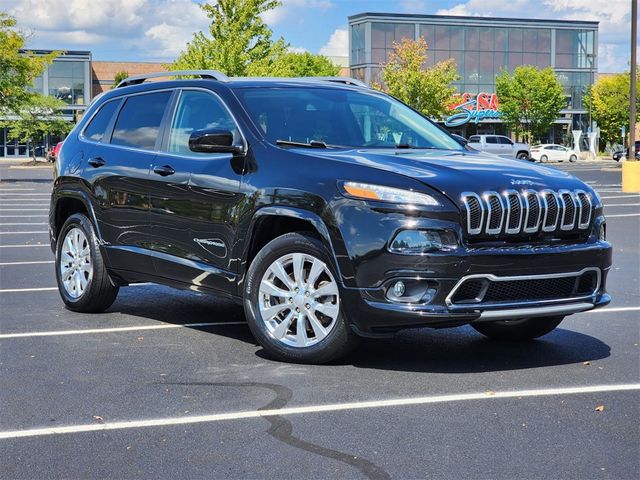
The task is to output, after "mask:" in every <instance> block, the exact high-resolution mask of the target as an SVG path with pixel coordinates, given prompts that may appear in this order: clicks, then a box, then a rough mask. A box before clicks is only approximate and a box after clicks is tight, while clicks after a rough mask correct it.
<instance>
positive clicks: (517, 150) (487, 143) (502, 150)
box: [467, 135, 529, 160]
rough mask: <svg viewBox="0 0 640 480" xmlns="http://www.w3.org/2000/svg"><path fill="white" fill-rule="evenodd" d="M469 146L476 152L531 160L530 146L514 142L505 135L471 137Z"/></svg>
mask: <svg viewBox="0 0 640 480" xmlns="http://www.w3.org/2000/svg"><path fill="white" fill-rule="evenodd" d="M467 145H468V146H469V147H471V148H473V149H474V150H479V151H481V152H486V153H493V154H495V155H499V156H501V157H505V158H517V159H519V160H529V145H527V144H526V143H518V142H514V141H513V140H511V139H510V138H509V137H505V136H504V135H471V136H470V137H469V143H468V144H467Z"/></svg>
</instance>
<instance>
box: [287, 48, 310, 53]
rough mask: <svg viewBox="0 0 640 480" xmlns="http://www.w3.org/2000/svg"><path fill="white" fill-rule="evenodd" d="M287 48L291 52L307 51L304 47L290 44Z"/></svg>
mask: <svg viewBox="0 0 640 480" xmlns="http://www.w3.org/2000/svg"><path fill="white" fill-rule="evenodd" d="M287 50H288V51H289V52H291V53H305V52H308V51H309V50H307V49H306V48H304V47H291V46H290V47H289V48H288V49H287Z"/></svg>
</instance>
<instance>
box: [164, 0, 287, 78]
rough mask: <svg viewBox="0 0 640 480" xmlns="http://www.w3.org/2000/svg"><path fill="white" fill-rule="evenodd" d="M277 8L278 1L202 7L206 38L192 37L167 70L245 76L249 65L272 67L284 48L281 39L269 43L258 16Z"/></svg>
mask: <svg viewBox="0 0 640 480" xmlns="http://www.w3.org/2000/svg"><path fill="white" fill-rule="evenodd" d="M278 6H280V1H279V0H217V1H216V2H215V3H213V2H212V3H205V4H203V5H201V8H202V9H203V10H204V12H205V13H206V14H207V16H208V17H209V18H210V19H211V25H210V26H209V35H205V34H204V33H203V32H197V33H195V34H194V36H193V39H192V40H191V42H189V43H188V44H187V47H186V49H185V50H183V51H182V53H180V55H179V56H178V58H177V59H176V61H175V62H173V63H172V64H171V65H169V69H170V70H203V69H204V70H206V69H214V70H220V71H221V72H223V73H225V74H227V75H229V76H244V75H247V69H248V67H249V65H250V64H251V63H252V62H257V61H259V62H263V63H265V62H266V63H267V64H269V63H271V62H272V61H274V60H276V59H277V58H278V57H279V56H280V55H282V54H284V53H285V52H286V48H287V45H286V44H285V42H284V40H283V39H282V38H280V39H278V40H276V41H274V40H273V39H272V31H271V29H269V27H268V26H267V25H266V24H265V23H264V21H263V20H262V17H261V15H262V14H263V13H265V12H267V11H269V10H272V9H274V8H276V7H278Z"/></svg>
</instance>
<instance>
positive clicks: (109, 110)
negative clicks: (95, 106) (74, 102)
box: [84, 100, 120, 142]
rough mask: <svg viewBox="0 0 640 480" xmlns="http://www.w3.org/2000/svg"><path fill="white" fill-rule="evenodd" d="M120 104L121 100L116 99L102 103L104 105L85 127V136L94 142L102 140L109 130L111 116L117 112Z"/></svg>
mask: <svg viewBox="0 0 640 480" xmlns="http://www.w3.org/2000/svg"><path fill="white" fill-rule="evenodd" d="M119 104H120V101H119V100H114V101H111V102H107V103H105V104H104V105H102V107H100V110H98V113H96V114H95V115H94V117H93V118H92V119H91V121H90V122H89V125H87V128H85V130H84V136H85V138H87V139H88V140H91V141H93V142H101V141H102V139H103V138H104V135H105V133H106V131H107V127H108V126H109V122H110V121H111V117H113V114H114V113H115V111H116V109H117V108H118V105H119Z"/></svg>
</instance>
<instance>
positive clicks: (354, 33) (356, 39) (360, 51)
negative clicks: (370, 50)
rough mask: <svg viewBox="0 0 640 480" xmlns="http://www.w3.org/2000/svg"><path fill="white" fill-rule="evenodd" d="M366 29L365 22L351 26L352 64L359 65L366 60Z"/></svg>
mask: <svg viewBox="0 0 640 480" xmlns="http://www.w3.org/2000/svg"><path fill="white" fill-rule="evenodd" d="M364 31H365V24H364V23H359V24H357V25H352V26H351V65H359V64H361V63H364V62H365V54H364V43H365V42H364Z"/></svg>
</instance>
